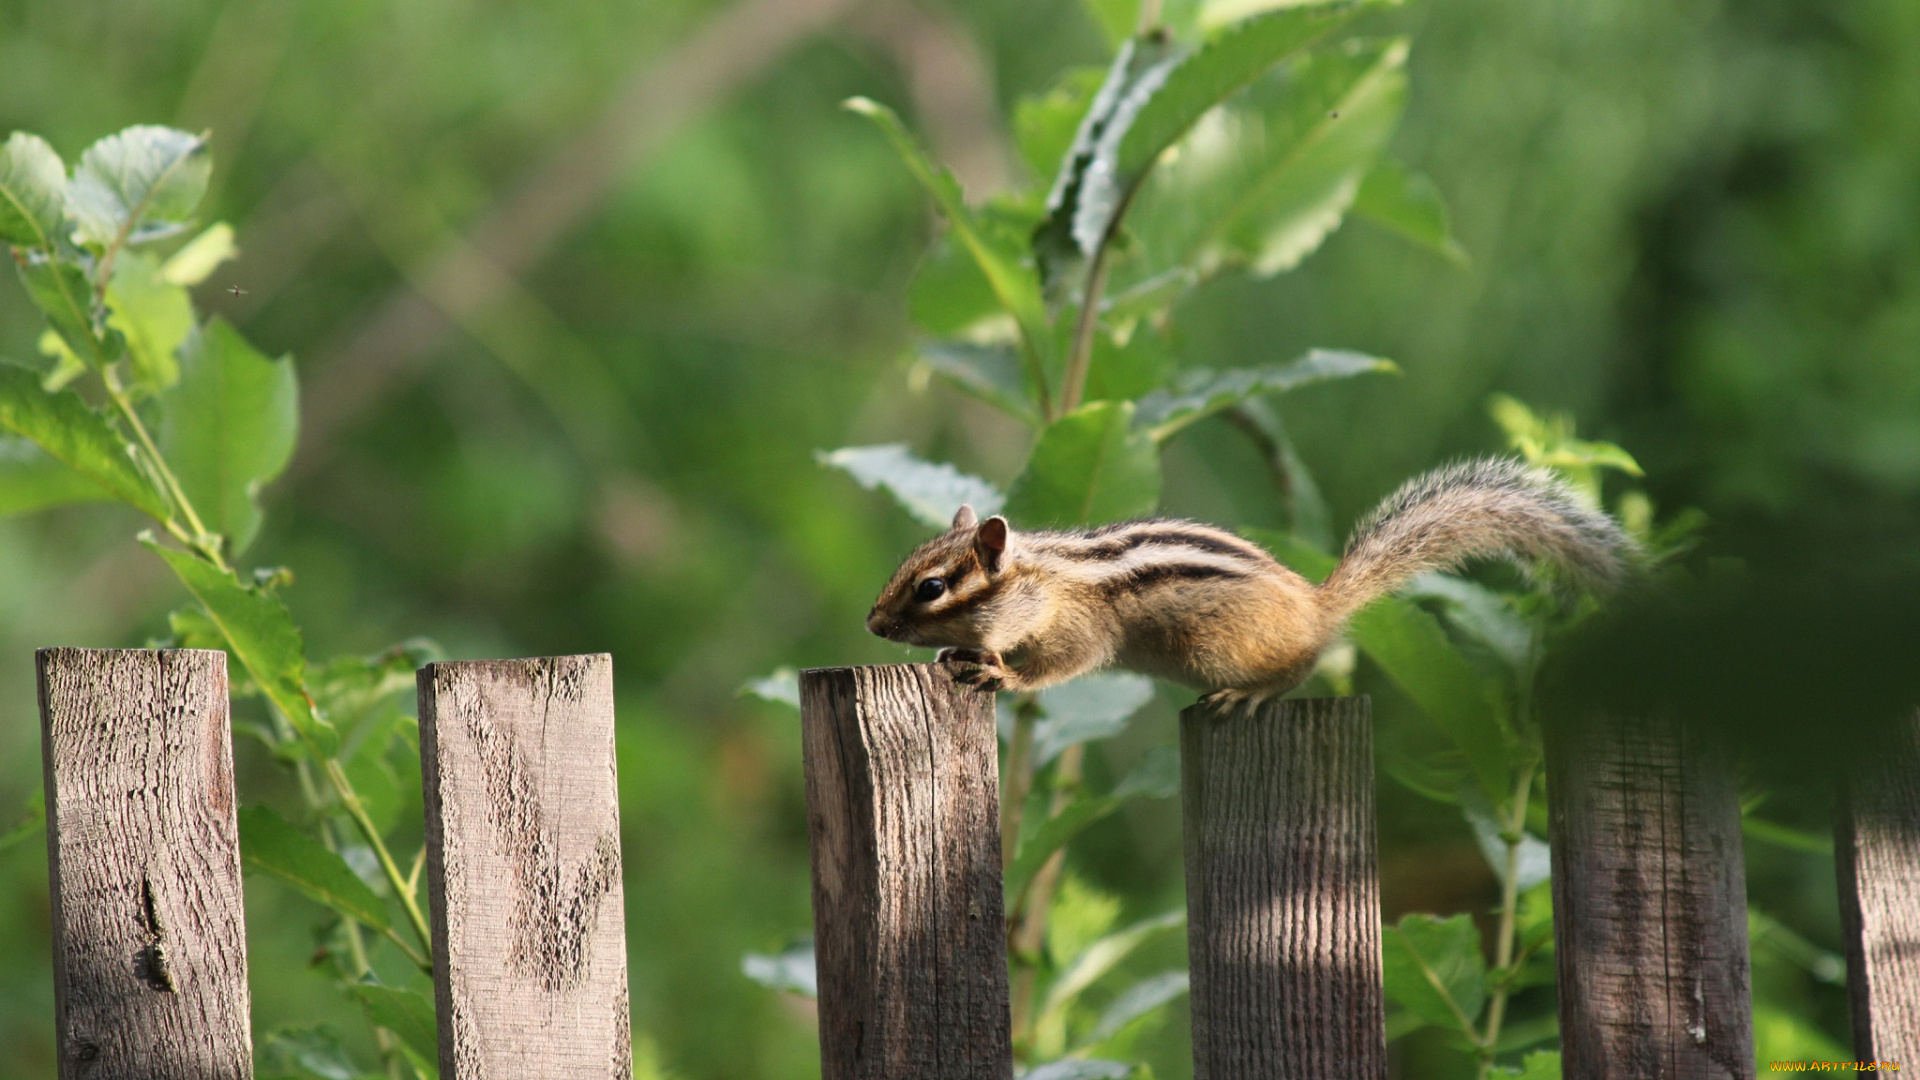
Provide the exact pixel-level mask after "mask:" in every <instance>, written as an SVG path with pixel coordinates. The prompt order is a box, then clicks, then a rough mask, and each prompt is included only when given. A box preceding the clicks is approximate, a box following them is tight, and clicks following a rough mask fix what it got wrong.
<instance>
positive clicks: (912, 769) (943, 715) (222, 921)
mask: <svg viewBox="0 0 1920 1080" xmlns="http://www.w3.org/2000/svg"><path fill="white" fill-rule="evenodd" d="M38 660H39V685H40V707H41V715H42V720H43V725H44V733H45V744H44V751H45V764H46V784H47V787H46V793H47V824H48V851H49V859H50V863H51V867H52V877H51V881H52V889H53V917H54V918H53V921H54V937H55V945H54V948H55V980H56V981H55V986H56V1009H57V1014H56V1018H55V1023H56V1024H57V1027H58V1033H59V1053H60V1070H61V1076H62V1077H63V1078H80V1077H85V1078H87V1080H121V1078H128V1080H131V1078H136V1077H137V1078H141V1080H175V1078H178V1080H215V1078H219V1080H225V1078H229V1077H234V1078H246V1077H251V1076H252V1072H253V1066H252V1051H251V1037H250V1034H249V1017H248V1013H249V1003H248V998H247V990H246V951H245V944H244V943H245V933H244V926H243V923H242V905H241V879H240V850H239V838H238V832H237V829H236V827H235V808H234V788H233V766H232V752H231V743H230V736H229V724H228V714H227V674H226V664H225V660H226V657H225V654H223V653H220V652H204V651H194V650H180V651H90V650H79V649H49V650H43V651H41V652H40V653H39V654H38ZM419 693H420V734H421V757H422V768H423V773H424V783H425V792H426V816H427V820H426V833H427V856H428V858H427V868H428V893H429V903H430V907H431V917H432V932H433V939H434V940H433V944H434V955H435V965H434V984H435V991H436V994H435V998H436V1007H437V1014H438V1015H437V1020H438V1031H439V1060H440V1069H441V1072H442V1075H443V1076H444V1077H446V1078H448V1080H455V1078H458V1080H494V1078H502V1080H504V1078H529V1080H531V1078H545V1077H556V1078H601V1077H609V1078H611V1077H626V1076H628V1075H629V1073H630V1064H629V1046H628V1042H629V1031H628V1010H627V982H626V946H625V934H624V930H623V926H622V917H621V905H622V900H621V873H620V846H619V819H618V799H617V790H616V782H615V775H614V754H613V679H612V663H611V661H610V659H609V658H608V657H606V656H604V655H601V656H584V657H560V658H549V659H540V660H507V661H475V662H459V663H444V664H435V665H431V666H429V667H427V668H425V669H423V670H422V671H421V672H420V675H419ZM801 702H802V724H803V745H804V755H805V766H806V783H807V806H808V815H807V816H808V821H807V824H808V832H809V835H810V837H811V839H812V843H813V896H814V919H815V938H816V947H817V955H818V965H819V972H818V974H819V988H820V1049H821V1059H822V1063H823V1072H824V1075H825V1077H827V1078H828V1080H853V1078H860V1080H879V1078H886V1080H946V1078H954V1080H958V1078H969V1080H1010V1078H1011V1077H1012V1076H1013V1059H1012V1052H1011V1045H1010V1032H1009V1017H1008V983H1007V963H1006V937H1005V932H1004V925H1003V924H1004V919H1003V914H1004V913H1003V897H1002V885H1001V845H1000V836H999V821H1000V815H999V783H998V763H997V760H998V759H997V741H996V735H995V729H994V712H993V698H992V695H991V694H987V693H983V692H979V691H974V690H969V689H966V688H963V687H960V686H957V685H956V684H954V683H953V682H952V680H951V679H950V678H949V676H948V674H947V672H946V671H945V670H944V669H942V668H940V667H937V666H934V665H895V666H887V667H866V668H828V669H819V670H814V671H809V672H807V673H805V675H804V676H803V677H802V681H801ZM1548 734H1549V740H1548V770H1549V779H1550V783H1549V791H1550V793H1551V796H1552V801H1551V804H1550V822H1551V826H1550V831H1551V840H1552V844H1553V847H1554V851H1555V858H1556V864H1555V867H1554V906H1555V913H1556V919H1555V940H1556V947H1557V951H1558V957H1559V965H1560V970H1559V980H1560V1010H1561V1017H1560V1019H1561V1031H1562V1046H1563V1052H1564V1055H1565V1061H1564V1069H1565V1073H1564V1075H1565V1076H1567V1077H1568V1078H1570V1080H1598V1078H1608V1080H1612V1078H1627V1080H1641V1078H1646V1080H1652V1078H1655V1077H1660V1078H1679V1080H1693V1078H1703V1080H1704V1078H1722V1077H1738V1078H1747V1077H1752V1076H1753V1072H1754V1061H1753V1052H1752V1035H1751V1019H1750V1012H1751V1009H1750V1005H1749V1000H1748V977H1747V976H1748V973H1747V935H1746V914H1745V900H1744V885H1743V872H1742V863H1741V846H1740V827H1739V826H1740V822H1739V805H1738V799H1737V791H1736V788H1735V786H1734V782H1733V777H1732V773H1731V767H1730V765H1729V763H1728V755H1727V754H1726V753H1725V752H1724V751H1723V750H1722V749H1721V748H1719V747H1717V746H1715V745H1713V744H1712V743H1711V742H1710V741H1708V740H1706V739H1704V738H1703V737H1702V736H1701V735H1700V734H1699V733H1698V732H1696V731H1693V730H1691V729H1690V728H1688V727H1687V726H1686V725H1684V724H1681V723H1678V722H1676V721H1674V720H1673V719H1671V718H1629V719H1628V720H1627V721H1626V722H1618V721H1615V722H1606V723H1601V722H1591V721H1590V722H1586V723H1577V724H1570V725H1567V726H1566V727H1564V728H1560V729H1555V730H1551V731H1550V732H1549V733H1548ZM1877 750H1878V752H1877V753H1876V755H1875V756H1874V761H1875V762H1876V765H1875V768H1873V769H1872V770H1869V771H1868V772H1867V773H1865V774H1862V775H1858V776H1854V777H1852V778H1851V779H1850V781H1849V782H1848V784H1847V786H1846V787H1845V788H1844V790H1843V791H1842V798H1841V803H1842V811H1841V814H1840V817H1839V824H1838V827H1837V837H1838V844H1837V850H1838V855H1839V859H1838V864H1839V876H1840V882H1839V884H1840V896H1841V901H1842V903H1841V907H1842V912H1843V917H1844V920H1845V923H1846V932H1847V938H1848V941H1847V948H1848V961H1849V964H1848V978H1849V988H1850V993H1851V998H1852V1005H1853V1016H1854V1030H1855V1053H1856V1055H1857V1056H1858V1057H1860V1058H1861V1059H1876V1060H1897V1061H1901V1062H1903V1063H1911V1062H1913V1061H1915V1060H1916V1059H1920V718H1916V719H1915V721H1914V722H1912V723H1910V724H1908V725H1907V726H1906V727H1905V728H1904V729H1903V730H1902V731H1900V732H1899V733H1897V735H1896V736H1895V737H1893V738H1890V739H1889V741H1888V742H1887V744H1886V745H1885V746H1883V747H1879V748H1877ZM1181 751H1182V784H1183V790H1184V798H1183V805H1184V811H1185V835H1186V872H1187V893H1188V911H1189V920H1188V927H1189V947H1190V954H1191V968H1192V1008H1193V1036H1194V1069H1195V1075H1196V1076H1197V1077H1199V1078H1201V1080H1280V1078H1286V1080H1379V1078H1384V1077H1385V1076H1386V1072H1387V1061H1386V1049H1385V1045H1384V1035H1383V1015H1384V1011H1385V1010H1384V1002H1383V997H1382V991H1381V966H1380V965H1381V953H1380V911H1379V891H1378V885H1377V874H1376V867H1375V863H1376V857H1375V850H1374V831H1375V830H1374V807H1373V775H1374V770H1373V753H1372V735H1371V726H1370V718H1369V713H1368V705H1367V700H1366V699H1365V698H1346V699H1332V700H1319V701H1282V702H1276V703H1272V704H1269V705H1267V706H1266V707H1264V708H1263V709H1262V710H1261V712H1260V713H1259V714H1258V715H1256V716H1253V717H1224V716H1219V715H1214V714H1212V713H1210V712H1208V711H1206V710H1204V709H1202V708H1200V707H1197V706H1196V707H1195V708H1192V709H1189V710H1187V711H1186V712H1185V713H1184V714H1182V717H1181ZM641 873H642V876H644V871H642V872H641Z"/></svg>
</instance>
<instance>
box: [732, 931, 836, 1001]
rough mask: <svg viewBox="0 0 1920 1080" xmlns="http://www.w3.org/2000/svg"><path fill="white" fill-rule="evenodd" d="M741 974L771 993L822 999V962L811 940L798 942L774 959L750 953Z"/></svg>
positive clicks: (742, 966)
mask: <svg viewBox="0 0 1920 1080" xmlns="http://www.w3.org/2000/svg"><path fill="white" fill-rule="evenodd" d="M740 973H741V974H742V975H745V976H746V977H747V978H749V979H752V980H753V981H754V982H757V983H759V984H760V985H761V986H764V987H766V988H767V989H769V990H784V991H786V992H787V993H790V994H799V995H800V996H801V997H809V998H817V997H819V996H820V976H819V971H818V961H817V960H816V958H815V956H814V950H813V942H812V941H811V940H807V941H800V942H796V943H794V944H793V945H790V946H788V947H787V948H786V950H785V951H783V952H780V953H778V954H776V955H773V956H768V955H766V954H765V953H748V954H747V955H745V956H743V957H741V958H740Z"/></svg>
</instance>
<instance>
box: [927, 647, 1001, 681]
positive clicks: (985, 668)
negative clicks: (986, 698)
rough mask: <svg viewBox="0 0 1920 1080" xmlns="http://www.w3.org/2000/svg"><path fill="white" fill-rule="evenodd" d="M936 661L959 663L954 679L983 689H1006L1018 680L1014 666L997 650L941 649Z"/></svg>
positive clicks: (935, 658)
mask: <svg viewBox="0 0 1920 1080" xmlns="http://www.w3.org/2000/svg"><path fill="white" fill-rule="evenodd" d="M934 660H935V662H937V663H942V664H958V665H960V670H958V671H956V672H954V673H953V681H954V682H957V683H959V684H960V685H962V686H976V687H979V688H980V689H982V690H1004V689H1007V688H1008V687H1010V686H1012V685H1013V684H1014V683H1015V682H1017V681H1018V679H1019V676H1017V675H1015V674H1014V672H1013V669H1012V668H1009V667H1007V664H1006V661H1005V660H1002V659H1001V658H1000V654H999V653H997V652H984V651H981V650H979V649H941V650H940V652H939V654H938V655H937V656H935V657H934Z"/></svg>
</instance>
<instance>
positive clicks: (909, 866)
mask: <svg viewBox="0 0 1920 1080" xmlns="http://www.w3.org/2000/svg"><path fill="white" fill-rule="evenodd" d="M800 705H801V713H800V722H801V743H802V746H803V748H804V754H805V758H806V762H805V764H806V775H807V833H808V836H809V838H810V839H811V840H812V842H813V925H814V947H815V954H816V956H817V957H818V960H817V964H818V970H819V982H820V1057H821V1067H822V1071H823V1074H824V1076H825V1080H856V1078H857V1080H883V1078H885V1080H1011V1077H1012V1076H1013V1050H1012V1043H1011V1029H1010V1020H1009V1014H1008V1008H1007V992H1008V991H1007V942H1006V934H1005V916H1004V914H1003V910H1002V908H1003V903H1002V897H1001V875H1000V813H999V805H1000V800H999V775H1000V773H999V761H998V755H997V751H998V747H999V743H998V739H997V737H996V735H995V731H994V715H993V695H992V694H989V693H984V692H981V691H978V690H971V689H968V688H966V687H963V686H959V685H957V684H956V683H954V681H953V679H952V677H951V676H950V675H949V673H948V672H947V670H946V669H945V668H944V667H941V666H937V665H933V664H914V665H904V664H903V665H897V666H892V667H861V668H820V669H815V670H812V671H807V672H805V673H803V674H802V675H801V678H800Z"/></svg>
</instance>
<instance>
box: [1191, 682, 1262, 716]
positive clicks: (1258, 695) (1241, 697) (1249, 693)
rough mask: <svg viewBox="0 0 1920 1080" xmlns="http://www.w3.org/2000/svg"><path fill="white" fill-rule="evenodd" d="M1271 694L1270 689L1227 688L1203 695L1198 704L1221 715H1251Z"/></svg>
mask: <svg viewBox="0 0 1920 1080" xmlns="http://www.w3.org/2000/svg"><path fill="white" fill-rule="evenodd" d="M1272 696H1273V692H1272V691H1271V690H1264V689H1256V690H1248V689H1244V688H1229V689H1226V690H1215V691H1214V692H1213V693H1211V694H1207V695H1204V696H1203V697H1201V699H1200V704H1202V705H1204V706H1206V707H1207V708H1208V709H1211V710H1213V711H1214V712H1216V713H1219V714H1220V715H1221V716H1233V715H1236V714H1238V715H1241V716H1252V715H1253V713H1254V710H1256V709H1258V708H1259V707H1260V705H1261V703H1262V702H1264V701H1266V700H1267V699H1268V698H1269V697H1272Z"/></svg>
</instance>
